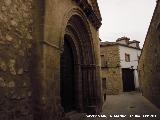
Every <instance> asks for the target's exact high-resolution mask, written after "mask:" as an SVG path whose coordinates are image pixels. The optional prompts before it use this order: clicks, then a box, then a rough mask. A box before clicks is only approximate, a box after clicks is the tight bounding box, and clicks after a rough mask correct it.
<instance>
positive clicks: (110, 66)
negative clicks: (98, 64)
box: [101, 45, 122, 94]
mask: <svg viewBox="0 0 160 120" xmlns="http://www.w3.org/2000/svg"><path fill="white" fill-rule="evenodd" d="M102 55H104V59H105V60H104V61H105V62H104V61H103V62H102V79H103V78H106V84H107V85H106V86H107V87H106V90H103V92H106V93H107V94H119V93H120V92H122V72H121V69H120V56H119V46H118V45H113V46H112V45H111V46H109V45H108V46H105V45H104V46H101V56H102ZM106 62H107V63H106ZM103 64H105V65H103Z"/></svg>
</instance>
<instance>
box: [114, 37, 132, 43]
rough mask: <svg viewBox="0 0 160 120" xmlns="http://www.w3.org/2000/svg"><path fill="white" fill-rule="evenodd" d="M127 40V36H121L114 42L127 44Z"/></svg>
mask: <svg viewBox="0 0 160 120" xmlns="http://www.w3.org/2000/svg"><path fill="white" fill-rule="evenodd" d="M129 40H130V38H128V37H121V38H118V39H117V40H116V42H117V43H120V44H124V45H128V44H129Z"/></svg>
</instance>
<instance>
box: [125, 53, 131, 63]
mask: <svg viewBox="0 0 160 120" xmlns="http://www.w3.org/2000/svg"><path fill="white" fill-rule="evenodd" d="M125 61H126V62H130V54H127V53H125Z"/></svg>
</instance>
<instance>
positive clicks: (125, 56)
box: [116, 37, 141, 89]
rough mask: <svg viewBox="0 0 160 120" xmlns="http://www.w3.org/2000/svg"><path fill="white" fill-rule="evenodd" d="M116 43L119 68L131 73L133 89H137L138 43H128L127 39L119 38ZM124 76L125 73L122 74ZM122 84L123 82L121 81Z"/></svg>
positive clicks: (139, 52) (139, 51)
mask: <svg viewBox="0 0 160 120" xmlns="http://www.w3.org/2000/svg"><path fill="white" fill-rule="evenodd" d="M116 43H119V54H120V66H121V68H122V76H123V69H126V70H131V71H133V76H134V85H135V89H139V80H138V71H137V68H138V60H139V57H140V54H141V49H140V47H139V43H140V42H139V41H136V40H133V41H129V38H127V37H122V38H119V39H118V40H117V41H116ZM124 74H125V73H124ZM123 82H124V81H123Z"/></svg>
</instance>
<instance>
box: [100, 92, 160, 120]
mask: <svg viewBox="0 0 160 120" xmlns="http://www.w3.org/2000/svg"><path fill="white" fill-rule="evenodd" d="M103 114H104V115H106V116H107V117H108V118H106V119H109V120H120V119H126V120H160V111H159V110H158V109H157V108H156V107H155V106H154V105H153V104H151V103H150V102H149V101H148V100H147V99H146V98H144V97H143V96H142V95H141V93H137V92H130V93H129V92H128V93H123V94H120V95H109V96H107V100H106V102H105V104H104V106H103ZM110 115H112V117H113V115H127V116H126V118H121V117H119V118H111V116H110ZM130 115H140V116H141V118H135V116H132V117H130ZM143 115H150V117H149V118H144V117H143ZM151 115H156V117H155V116H154V118H152V117H151Z"/></svg>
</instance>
